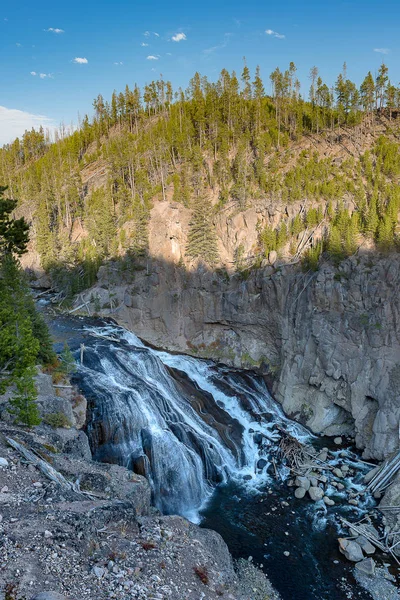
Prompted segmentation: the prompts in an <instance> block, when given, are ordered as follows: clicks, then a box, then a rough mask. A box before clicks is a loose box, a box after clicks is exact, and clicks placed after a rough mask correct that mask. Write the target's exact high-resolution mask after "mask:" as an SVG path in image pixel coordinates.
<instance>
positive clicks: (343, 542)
mask: <svg viewBox="0 0 400 600" xmlns="http://www.w3.org/2000/svg"><path fill="white" fill-rule="evenodd" d="M338 541H339V550H340V552H341V553H342V554H344V555H345V557H346V558H347V560H351V561H352V562H359V561H361V560H363V558H364V555H363V551H362V549H361V546H360V544H357V542H355V541H353V540H348V539H346V538H339V540H338Z"/></svg>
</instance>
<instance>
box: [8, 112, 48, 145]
mask: <svg viewBox="0 0 400 600" xmlns="http://www.w3.org/2000/svg"><path fill="white" fill-rule="evenodd" d="M41 125H42V127H44V128H48V129H51V130H53V129H55V123H54V121H53V120H52V119H50V118H49V117H46V116H44V115H34V114H31V113H28V112H24V111H22V110H17V109H14V108H6V107H5V106H0V145H3V144H8V143H9V142H12V141H13V140H14V139H15V138H16V137H18V136H21V135H23V134H24V132H25V131H26V130H27V129H28V130H29V129H32V127H35V128H36V129H37V128H38V127H40V126H41Z"/></svg>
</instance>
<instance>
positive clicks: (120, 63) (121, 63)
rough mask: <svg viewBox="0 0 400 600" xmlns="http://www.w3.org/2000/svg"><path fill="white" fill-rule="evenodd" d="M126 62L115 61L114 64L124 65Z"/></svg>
mask: <svg viewBox="0 0 400 600" xmlns="http://www.w3.org/2000/svg"><path fill="white" fill-rule="evenodd" d="M123 64H124V63H123V62H122V61H119V62H115V63H114V65H123Z"/></svg>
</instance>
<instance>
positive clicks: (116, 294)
mask: <svg viewBox="0 0 400 600" xmlns="http://www.w3.org/2000/svg"><path fill="white" fill-rule="evenodd" d="M189 215H190V213H189V211H187V210H186V209H184V208H182V207H178V205H175V204H172V203H167V202H166V203H160V204H158V205H157V206H156V209H154V210H153V215H152V219H151V228H150V255H151V259H148V260H145V261H144V262H143V264H142V265H141V267H140V268H139V269H137V270H136V271H135V272H133V273H129V274H128V275H129V278H130V279H129V278H128V279H127V278H126V275H125V276H121V273H120V271H119V270H118V269H117V267H116V264H115V263H109V264H107V265H105V266H103V267H101V268H100V271H99V275H98V284H97V285H96V286H95V287H94V288H91V289H90V290H88V291H87V292H85V293H84V294H83V295H81V296H80V297H79V299H78V300H77V304H78V303H82V301H84V302H88V303H89V304H88V306H89V307H91V310H92V311H94V312H97V313H99V314H101V315H104V316H112V317H113V318H114V319H115V320H117V321H118V322H119V323H120V324H121V325H123V326H125V327H127V328H128V329H130V330H132V331H134V332H135V333H136V334H137V335H139V336H140V337H142V338H143V339H144V340H146V341H147V342H149V343H151V344H154V345H155V346H158V347H162V348H165V349H168V350H171V351H177V352H186V353H190V354H193V355H195V356H199V357H207V358H214V359H216V360H219V361H222V362H226V363H229V364H232V365H235V366H237V367H247V368H257V369H260V370H261V371H262V372H263V373H264V374H265V375H266V376H267V377H268V379H269V381H270V383H271V387H272V392H273V394H274V396H275V398H276V399H277V400H278V401H279V402H280V403H281V404H282V406H283V408H284V410H285V412H286V413H287V414H288V415H290V416H292V417H294V418H295V419H298V420H299V421H301V422H302V423H304V424H306V425H307V426H308V427H310V428H311V430H312V431H314V432H316V433H326V434H329V435H338V434H351V435H353V434H354V435H355V438H356V443H357V446H358V447H359V448H362V449H364V456H365V457H372V458H376V459H382V458H383V457H385V456H387V455H388V454H390V453H391V452H392V451H393V450H394V449H396V448H397V447H398V444H399V419H400V320H399V317H400V299H399V295H398V288H399V283H400V257H399V256H398V255H396V254H391V255H389V256H384V255H378V254H376V253H372V252H370V251H368V250H364V251H362V249H360V250H359V252H358V253H357V254H356V255H354V256H353V257H351V258H349V259H347V260H345V261H344V262H342V263H341V265H340V266H339V267H335V266H334V265H332V264H329V263H325V264H322V265H321V266H320V269H319V270H318V271H317V272H308V273H304V272H302V271H301V269H300V268H299V266H298V265H296V266H290V265H289V266H285V265H283V264H281V265H278V264H277V263H275V264H274V266H272V265H263V266H262V267H261V268H259V269H257V270H254V271H252V272H250V273H247V272H245V273H243V272H242V273H237V272H234V271H233V270H232V268H231V270H229V257H231V256H232V252H231V248H233V247H235V246H237V244H238V243H243V244H244V245H245V248H246V252H250V250H251V247H252V245H254V243H255V226H254V223H255V222H256V221H257V213H256V209H251V210H250V211H247V213H244V214H243V213H242V214H238V215H237V216H232V215H231V216H228V217H226V219H225V222H219V223H217V229H218V233H219V243H220V245H221V247H222V248H223V249H224V252H225V255H224V256H225V260H226V266H227V268H226V269H218V270H216V271H214V272H211V271H210V270H208V269H207V268H205V267H203V266H201V265H200V266H199V265H197V266H196V267H194V266H193V265H187V264H186V265H185V264H184V262H183V261H184V258H183V257H184V249H185V243H186V234H185V232H186V231H187V225H188V219H189Z"/></svg>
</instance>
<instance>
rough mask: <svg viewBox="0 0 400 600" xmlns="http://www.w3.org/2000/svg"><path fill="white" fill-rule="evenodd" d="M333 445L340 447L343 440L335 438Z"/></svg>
mask: <svg viewBox="0 0 400 600" xmlns="http://www.w3.org/2000/svg"><path fill="white" fill-rule="evenodd" d="M333 443H334V444H336V445H337V446H340V444H342V443H343V439H342V438H341V437H340V436H338V437H335V439H334V440H333Z"/></svg>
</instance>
